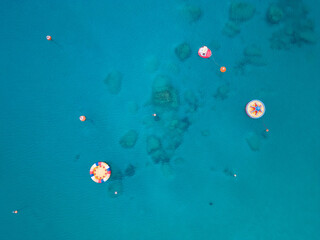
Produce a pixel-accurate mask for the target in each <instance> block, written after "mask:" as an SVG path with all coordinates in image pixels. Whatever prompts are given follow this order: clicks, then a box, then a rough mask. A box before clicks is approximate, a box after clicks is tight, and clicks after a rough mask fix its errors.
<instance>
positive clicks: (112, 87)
mask: <svg viewBox="0 0 320 240" xmlns="http://www.w3.org/2000/svg"><path fill="white" fill-rule="evenodd" d="M121 82H122V73H121V72H119V71H112V72H111V73H109V74H108V76H107V77H106V79H105V80H104V83H105V84H106V85H107V88H108V91H109V93H111V94H118V93H119V92H120V90H121Z"/></svg>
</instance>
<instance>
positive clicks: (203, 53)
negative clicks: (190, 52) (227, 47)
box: [198, 46, 212, 58]
mask: <svg viewBox="0 0 320 240" xmlns="http://www.w3.org/2000/svg"><path fill="white" fill-rule="evenodd" d="M198 54H199V56H200V57H202V58H209V57H211V55H212V52H211V50H210V49H209V48H208V47H206V46H203V47H201V48H199V51H198Z"/></svg>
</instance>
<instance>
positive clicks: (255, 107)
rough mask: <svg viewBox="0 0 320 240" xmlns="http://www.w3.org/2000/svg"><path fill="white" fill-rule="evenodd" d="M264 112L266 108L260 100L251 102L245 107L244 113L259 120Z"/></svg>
mask: <svg viewBox="0 0 320 240" xmlns="http://www.w3.org/2000/svg"><path fill="white" fill-rule="evenodd" d="M265 111H266V107H265V106H264V104H263V102H261V101H260V100H252V101H250V102H249V103H248V104H247V105H246V113H247V114H248V116H249V117H251V118H255V119H257V118H261V117H262V116H263V115H264V112H265Z"/></svg>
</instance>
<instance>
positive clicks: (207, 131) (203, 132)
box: [201, 129, 210, 137]
mask: <svg viewBox="0 0 320 240" xmlns="http://www.w3.org/2000/svg"><path fill="white" fill-rule="evenodd" d="M201 135H202V136H204V137H207V136H210V131H209V130H207V129H206V130H202V131H201Z"/></svg>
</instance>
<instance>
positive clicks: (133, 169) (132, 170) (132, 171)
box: [124, 164, 136, 177]
mask: <svg viewBox="0 0 320 240" xmlns="http://www.w3.org/2000/svg"><path fill="white" fill-rule="evenodd" d="M135 173H136V167H135V166H133V165H132V164H129V166H128V167H127V168H126V170H125V171H124V176H125V177H132V176H134V174H135Z"/></svg>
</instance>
